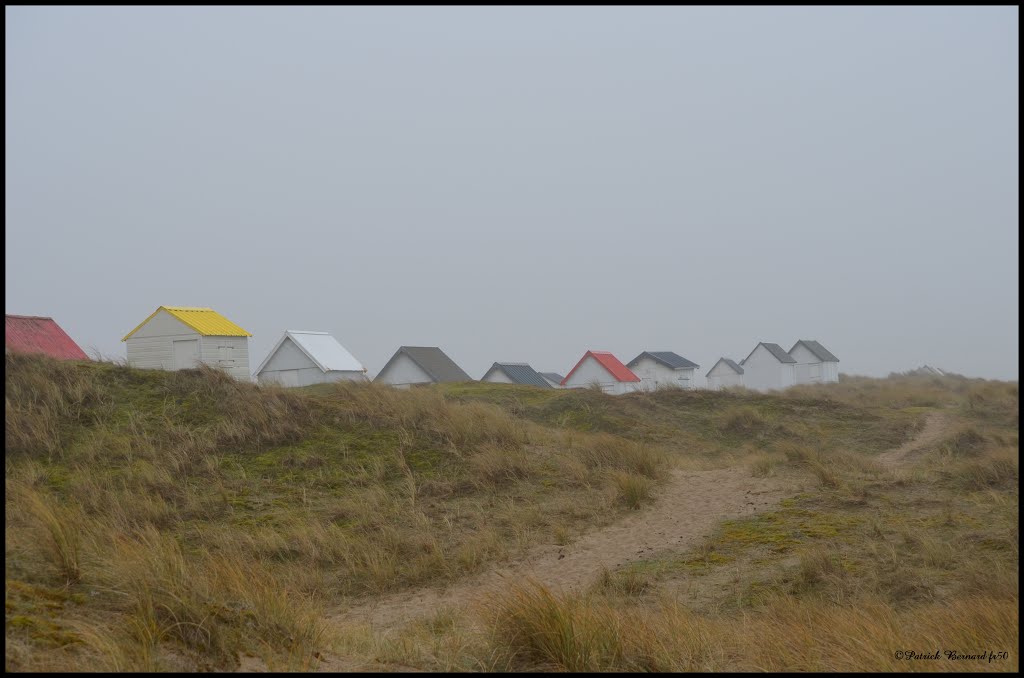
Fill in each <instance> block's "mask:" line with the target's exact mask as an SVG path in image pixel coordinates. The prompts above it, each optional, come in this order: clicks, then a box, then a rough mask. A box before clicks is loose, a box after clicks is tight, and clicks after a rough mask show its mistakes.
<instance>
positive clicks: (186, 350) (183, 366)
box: [174, 339, 199, 370]
mask: <svg viewBox="0 0 1024 678" xmlns="http://www.w3.org/2000/svg"><path fill="white" fill-rule="evenodd" d="M198 361H199V340H198V339H178V340H175V342H174V369H176V370H190V369H192V368H193V367H195V366H196V362H198Z"/></svg>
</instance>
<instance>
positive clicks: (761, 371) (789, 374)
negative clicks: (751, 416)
mask: <svg viewBox="0 0 1024 678" xmlns="http://www.w3.org/2000/svg"><path fill="white" fill-rule="evenodd" d="M743 384H744V386H746V387H747V388H751V389H754V390H756V391H774V390H779V389H784V388H787V387H789V386H792V385H793V363H783V362H779V359H778V358H776V357H775V356H774V355H773V354H772V352H771V351H769V350H768V349H767V348H765V347H764V346H763V345H761V344H758V345H757V348H756V349H754V352H753V353H751V354H750V357H749V358H747V359H746V362H744V363H743Z"/></svg>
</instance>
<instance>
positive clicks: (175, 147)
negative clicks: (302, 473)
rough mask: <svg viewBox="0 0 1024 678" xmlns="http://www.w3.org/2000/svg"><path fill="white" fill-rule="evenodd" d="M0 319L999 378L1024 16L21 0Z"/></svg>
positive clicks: (108, 337)
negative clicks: (801, 359) (187, 320)
mask: <svg viewBox="0 0 1024 678" xmlns="http://www.w3.org/2000/svg"><path fill="white" fill-rule="evenodd" d="M5 18H6V22H5V38H6V40H5V45H6V46H5V51H6V65H5V75H6V78H5V88H6V89H5V94H6V97H5V102H6V108H5V112H6V115H5V137H6V155H5V162H6V165H5V167H6V172H5V188H6V203H5V217H6V229H5V237H4V241H5V244H6V251H5V276H4V280H5V283H6V291H5V307H6V312H7V313H14V314H23V315H42V316H52V317H53V318H54V319H56V321H57V322H58V323H59V324H60V325H61V326H62V327H63V328H64V329H65V330H66V331H67V332H68V333H69V334H70V335H71V337H72V338H73V339H75V340H76V341H77V342H78V343H79V345H81V346H82V347H83V348H84V349H86V351H87V352H89V351H90V350H91V349H97V350H99V351H100V352H101V353H102V354H103V355H106V356H109V357H123V356H124V355H125V349H124V346H125V345H124V344H123V343H122V342H121V341H120V340H121V337H122V336H124V335H125V334H126V333H127V332H128V331H130V330H131V329H132V328H134V327H135V326H136V325H137V324H138V323H139V322H141V321H142V320H143V319H145V318H146V317H147V316H148V315H149V314H150V313H152V312H153V311H154V310H155V309H156V307H157V306H159V305H161V304H163V305H179V306H209V307H212V308H214V309H215V310H217V311H219V312H221V313H223V314H224V315H225V316H227V317H228V318H229V319H231V320H232V321H234V322H236V323H238V324H239V325H241V326H242V327H244V328H246V329H247V330H249V331H250V332H252V333H253V335H254V336H253V337H252V339H251V340H250V352H251V367H252V369H255V368H256V367H257V365H258V364H259V362H260V361H261V360H262V359H263V358H264V356H265V355H266V354H267V352H268V351H269V350H270V348H271V347H272V346H273V344H274V343H275V342H276V341H277V340H278V338H279V337H280V336H281V334H282V333H283V331H284V330H285V329H299V330H321V331H328V332H330V333H332V334H333V335H334V336H335V337H337V338H338V340H339V341H340V342H341V343H342V344H343V345H344V346H345V347H346V348H348V349H349V351H351V352H352V353H353V354H354V355H355V356H356V357H357V358H359V359H360V360H361V361H362V362H363V364H364V365H366V367H367V368H368V369H369V371H370V374H371V375H374V374H376V373H377V372H378V371H379V370H380V369H381V367H383V366H384V363H385V362H387V360H388V358H389V357H390V356H391V355H392V354H393V353H394V351H395V350H396V349H397V348H398V346H400V345H403V344H405V345H423V346H440V347H441V348H442V349H443V350H444V351H445V352H447V353H448V355H450V356H451V357H452V358H453V359H454V360H455V361H456V362H458V363H459V364H460V365H461V366H462V367H463V368H464V369H465V370H466V371H467V372H469V373H470V375H472V376H473V377H474V378H479V377H480V376H482V375H483V373H484V372H485V371H486V369H487V368H488V367H489V366H490V365H491V363H492V362H494V361H523V362H529V363H530V364H531V365H533V367H534V368H536V369H538V370H541V371H557V372H561V373H562V374H565V373H566V372H568V371H569V370H570V369H571V368H572V366H573V365H574V364H575V363H576V361H577V360H578V359H579V358H580V356H581V355H582V354H583V352H584V351H586V350H587V349H598V350H609V351H612V352H613V353H615V354H616V355H617V356H618V357H619V358H620V359H621V360H623V362H628V361H629V360H630V359H632V358H633V357H634V356H635V355H636V354H638V353H639V352H641V351H644V350H669V351H675V352H676V353H679V354H681V355H683V356H685V357H686V358H689V359H690V360H693V361H695V362H697V363H699V364H700V365H701V366H702V369H701V370H700V372H701V374H702V375H703V373H704V372H706V371H707V370H708V369H710V368H711V367H712V365H713V364H714V363H715V361H717V359H718V358H719V357H720V356H726V357H731V358H735V359H737V360H739V359H741V358H744V357H746V355H747V354H748V353H749V352H750V351H751V350H752V349H753V348H754V346H755V345H756V344H757V342H758V341H765V342H776V343H779V344H781V345H782V346H783V348H784V349H786V350H788V349H789V348H790V347H791V346H792V345H793V343H794V342H795V341H796V340H797V339H801V338H804V339H817V340H819V341H820V342H822V343H823V344H824V345H825V346H826V347H827V348H828V349H829V350H831V351H832V352H833V353H835V354H836V355H837V356H839V358H840V371H841V372H843V373H846V374H865V375H874V376H885V375H886V374H888V373H889V372H890V371H901V370H906V369H909V368H913V367H917V366H919V365H921V364H923V363H927V364H930V365H934V366H938V367H942V368H945V369H948V370H952V371H955V372H960V373H963V374H966V375H969V376H978V377H986V378H999V379H1017V378H1018V360H1019V350H1018V343H1019V333H1018V327H1017V325H1018V320H1019V293H1018V291H1017V287H1018V281H1019V258H1018V242H1019V235H1018V227H1019V193H1018V180H1019V168H1018V162H1019V149H1018V147H1019V122H1018V116H1019V103H1018V97H1019V74H1018V55H1019V32H1018V21H1019V10H1018V8H1017V7H980V8H967V7H914V8H896V7H847V8H811V7H781V8H765V9H760V8H758V9H755V8H750V7H727V8H700V7H645V8H616V7H597V8H583V7H573V8H565V7H563V8H540V7H505V8H469V7H435V8H408V7H391V8H350V7H301V8H282V7H252V8H203V7H176V8H168V7H164V8H125V7H105V8H67V7H63V8H46V7H14V8H11V7H8V8H7V9H6V11H5Z"/></svg>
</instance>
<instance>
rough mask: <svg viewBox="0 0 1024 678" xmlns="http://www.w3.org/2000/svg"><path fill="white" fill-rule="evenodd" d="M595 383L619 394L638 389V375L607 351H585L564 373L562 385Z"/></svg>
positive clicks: (588, 385) (574, 386)
mask: <svg viewBox="0 0 1024 678" xmlns="http://www.w3.org/2000/svg"><path fill="white" fill-rule="evenodd" d="M594 384H597V385H598V386H600V387H601V390H602V391H603V392H604V393H610V394H612V395H621V394H623V393H629V392H631V391H637V390H639V389H640V377H638V376H636V375H635V374H633V372H631V371H630V369H629V368H628V367H626V366H625V365H623V364H622V361H620V360H619V359H618V358H616V357H615V356H614V355H612V354H611V353H609V352H608V351H587V352H586V353H584V354H583V357H582V358H580V361H579V362H578V363H576V366H575V367H574V368H572V370H570V371H569V374H567V375H565V379H563V380H562V386H565V387H566V388H587V387H590V386H593V385H594Z"/></svg>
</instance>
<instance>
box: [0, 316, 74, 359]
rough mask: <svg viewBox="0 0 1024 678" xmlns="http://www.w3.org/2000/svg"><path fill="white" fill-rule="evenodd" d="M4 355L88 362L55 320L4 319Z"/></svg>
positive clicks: (9, 317)
mask: <svg viewBox="0 0 1024 678" xmlns="http://www.w3.org/2000/svg"><path fill="white" fill-rule="evenodd" d="M4 352H5V353H38V354H42V355H48V356H50V357H51V358H56V359H57V360H89V356H87V355H86V354H85V351H83V350H82V349H81V348H80V347H79V346H78V344H76V343H75V342H74V340H72V339H71V337H69V336H68V335H67V332H65V331H64V330H63V329H61V327H60V325H58V324H57V323H56V322H55V321H54V319H53V318H49V317H44V316H37V315H4Z"/></svg>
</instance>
